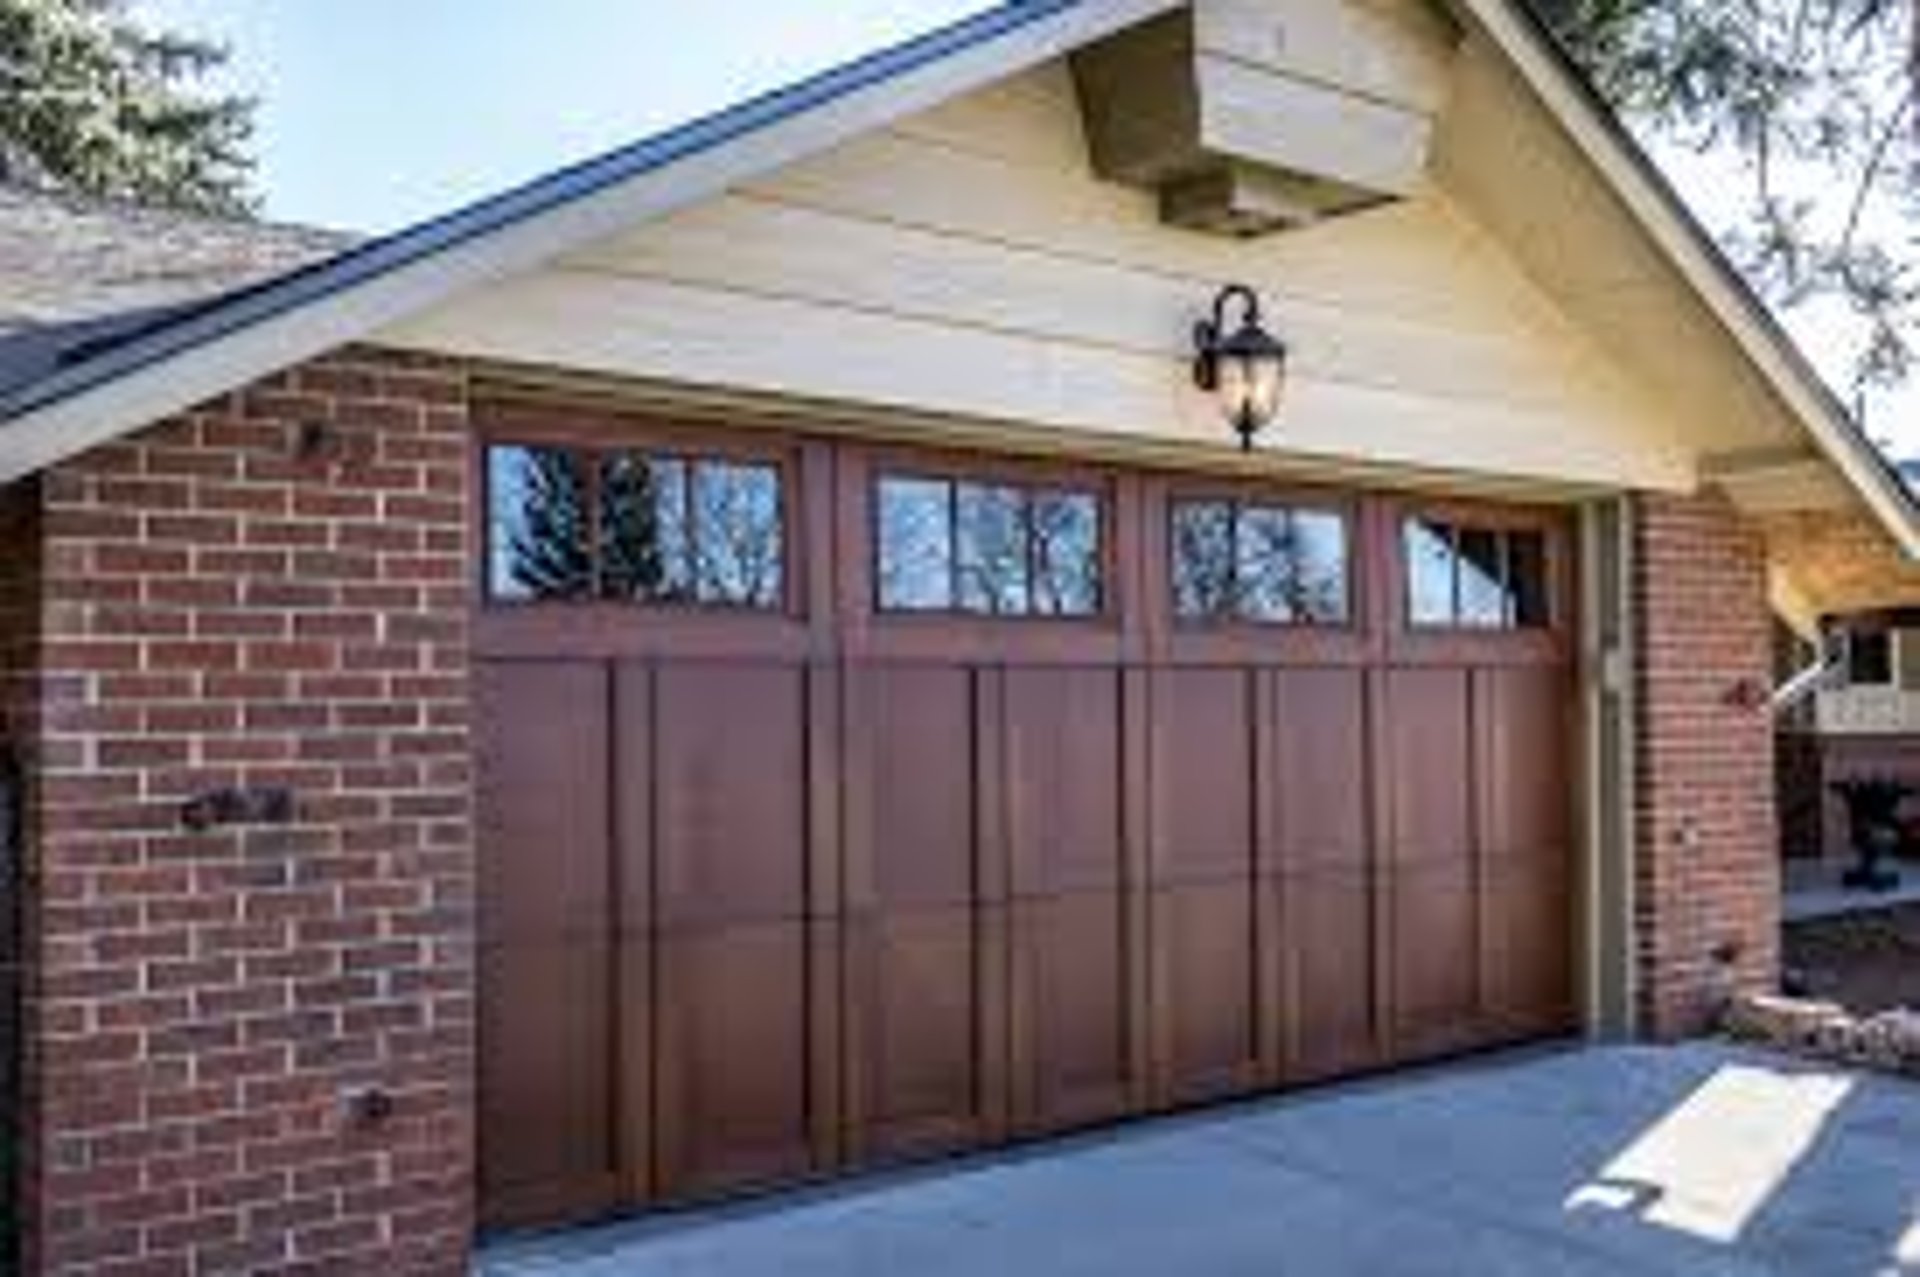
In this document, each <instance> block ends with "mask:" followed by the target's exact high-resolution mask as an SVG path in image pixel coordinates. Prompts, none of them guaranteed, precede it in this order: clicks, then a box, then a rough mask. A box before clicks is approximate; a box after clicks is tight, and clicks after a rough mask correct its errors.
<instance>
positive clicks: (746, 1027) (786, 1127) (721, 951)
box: [656, 923, 814, 1196]
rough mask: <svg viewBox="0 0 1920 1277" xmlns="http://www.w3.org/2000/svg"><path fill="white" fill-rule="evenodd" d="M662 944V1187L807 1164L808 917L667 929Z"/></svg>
mask: <svg viewBox="0 0 1920 1277" xmlns="http://www.w3.org/2000/svg"><path fill="white" fill-rule="evenodd" d="M656 952H657V962H658V965H659V973H658V982H659V1000H658V1019H657V1024H658V1030H657V1032H658V1043H657V1048H656V1049H657V1052H658V1063H657V1066H656V1067H657V1075H658V1088H659V1098H658V1105H657V1110H656V1122H657V1126H658V1131H659V1136H658V1158H659V1177H660V1182H661V1186H662V1189H663V1191H665V1192H666V1193H668V1194H669V1195H674V1196H682V1195H687V1194H698V1193H706V1192H713V1191H717V1190H721V1189H726V1188H733V1187H739V1186H742V1185H747V1184H752V1183H757V1182H762V1181H768V1180H775V1179H780V1178H783V1177H787V1176H792V1175H797V1174H800V1173H803V1172H805V1171H806V1170H808V1169H809V1168H810V1167H811V1166H812V1164H813V1161H814V1158H813V1154H812V1148H811V1125H810V1113H809V1087H808V1078H809V1066H810V1063H811V1055H812V1052H811V1047H812V1043H811V1041H810V1034H809V1009H810V1007H811V1004H812V999H811V997H810V988H809V985H810V981H809V979H808V967H809V962H808V943H807V928H806V926H805V925H804V924H802V923H779V924H761V925H746V926H738V927H725V928H712V929H708V930H701V931H692V932H672V933H667V934H665V935H663V936H661V937H660V939H659V941H658V948H657V950H656Z"/></svg>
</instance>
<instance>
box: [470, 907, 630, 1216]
mask: <svg viewBox="0 0 1920 1277" xmlns="http://www.w3.org/2000/svg"><path fill="white" fill-rule="evenodd" d="M479 965H480V972H479V975H480V980H481V984H482V987H483V988H485V989H486V990H487V996H486V997H485V998H483V999H482V1000H481V1004H480V1026H479V1028H480V1039H481V1042H482V1043H483V1044H484V1050H483V1052H482V1055H481V1060H480V1097H481V1102H480V1106H479V1114H478V1116H479V1122H480V1125H479V1130H480V1145H481V1149H480V1154H481V1156H480V1177H481V1183H482V1187H483V1193H484V1197H485V1200H486V1202H487V1203H488V1219H489V1222H490V1223H493V1224H496V1225H501V1226H506V1225H511V1224H514V1223H519V1222H524V1221H526V1220H538V1219H540V1218H542V1217H543V1216H555V1215H560V1216H577V1215H591V1214H594V1213H597V1212H600V1211H604V1210H607V1209H609V1208H610V1207H611V1206H613V1205H614V1204H615V1203H616V1202H618V1201H619V1200H620V1196H621V1193H622V1191H623V1189H624V1185H623V1183H622V1182H621V1174H620V1171H621V1161H620V1156H621V1150H620V1147H619V1145H618V1135H619V1123H618V1114H617V1112H616V1108H615V1099H614V1097H615V1094H616V1089H615V1083H614V1077H613V1068H614V1053H613V1042H612V1040H611V1036H610V1018H609V1016H608V1014H607V1009H608V1007H609V1006H610V1005H611V1003H612V998H613V991H612V988H611V986H610V980H609V972H610V965H609V961H608V954H607V951H606V947H605V946H604V945H599V944H583V943H580V942H579V941H578V940H577V939H575V938H568V937H561V938H558V939H555V940H553V941H550V942H548V943H544V944H519V945H495V946H485V947H483V948H482V949H481V950H480V953H479Z"/></svg>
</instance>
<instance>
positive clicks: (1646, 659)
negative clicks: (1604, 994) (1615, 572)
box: [1634, 496, 1780, 1037]
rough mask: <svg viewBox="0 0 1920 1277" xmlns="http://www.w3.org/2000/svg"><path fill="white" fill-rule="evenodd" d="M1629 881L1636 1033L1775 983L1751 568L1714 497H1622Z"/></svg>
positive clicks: (1760, 615) (1772, 836)
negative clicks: (1633, 753)
mask: <svg viewBox="0 0 1920 1277" xmlns="http://www.w3.org/2000/svg"><path fill="white" fill-rule="evenodd" d="M1634 508H1635V515H1634V518H1635V527H1634V552H1635V563H1634V609H1635V617H1636V627H1637V633H1636V643H1635V647H1636V652H1635V656H1636V671H1637V680H1638V681H1637V686H1636V690H1637V702H1638V719H1637V723H1636V729H1637V742H1638V743H1637V747H1636V748H1637V758H1636V763H1635V769H1634V770H1635V777H1634V781H1635V811H1634V841H1635V847H1636V857H1635V867H1634V883H1635V893H1636V908H1635V912H1636V922H1637V925H1638V928H1639V953H1638V964H1639V978H1640V1013H1641V1017H1642V1024H1643V1026H1644V1027H1645V1029H1646V1031H1647V1032H1649V1033H1651V1034H1653V1035H1654V1036H1657V1037H1675V1036H1680V1035H1684V1034H1689V1033H1694V1032H1697V1031H1699V1030H1700V1029H1702V1028H1703V1027H1705V1026H1706V1025H1707V1024H1708V1023H1709V1022H1710V1021H1711V1018H1712V1016H1713V1013H1714V1011H1715V1009H1716V1007H1717V1005H1718V1004H1719V1002H1720V1001H1721V1000H1722V999H1723V998H1724V997H1725V996H1726V995H1727V994H1728V993H1729V992H1731V991H1732V990H1734V989H1737V988H1742V989H1744V988H1763V987H1771V986H1772V985H1773V984H1774V982H1775V981H1776V979H1777V975H1778V966H1779V931H1780V925H1779V924H1780V849H1779V835H1778V830H1777V819H1778V817H1777V812H1776V808H1775V804H1774V792H1773V791H1774V766H1773V723H1772V720H1771V717H1770V716H1769V714H1768V712H1767V710H1766V708H1765V707H1764V705H1755V704H1754V702H1753V700H1752V699H1751V698H1752V694H1753V693H1754V692H1756V691H1764V690H1765V689H1767V688H1768V687H1769V686H1770V685H1771V674H1772V630H1771V610H1770V608H1769V605H1768V602H1767V585H1766V555H1765V549H1764V546H1763V543H1762V540H1761V536H1760V534H1759V531H1758V529H1756V528H1755V527H1754V526H1753V525H1752V524H1751V523H1749V522H1748V521H1746V520H1745V519H1743V518H1742V517H1741V516H1740V515H1739V513H1738V512H1737V511H1735V510H1734V509H1733V508H1732V506H1731V505H1729V504H1728V503H1727V502H1726V501H1725V500H1724V499H1723V498H1720V497H1718V496H1702V497H1696V498H1674V497H1664V496H1648V497H1642V498H1638V499H1636V502H1635V507H1634Z"/></svg>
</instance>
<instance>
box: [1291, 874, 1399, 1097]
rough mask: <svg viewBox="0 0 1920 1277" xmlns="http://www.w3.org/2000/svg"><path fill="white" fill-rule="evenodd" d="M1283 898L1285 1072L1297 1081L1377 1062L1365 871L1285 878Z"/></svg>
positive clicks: (1369, 889)
mask: <svg viewBox="0 0 1920 1277" xmlns="http://www.w3.org/2000/svg"><path fill="white" fill-rule="evenodd" d="M1273 885H1274V887H1275V889H1277V890H1278V891H1279V892H1280V893H1281V901H1282V916H1283V917H1284V918H1285V920H1286V921H1285V924H1284V928H1283V932H1282V946H1283V951H1284V955H1285V957H1284V970H1285V972H1286V980H1285V984H1284V986H1283V991H1282V1005H1281V1014H1282V1015H1283V1017H1284V1018H1285V1021H1286V1034H1285V1041H1286V1057H1287V1058H1286V1071H1287V1074H1288V1076H1290V1077H1295V1078H1302V1079H1311V1078H1320V1077H1331V1076H1334V1075H1336V1074H1339V1073H1343V1072H1348V1071H1351V1070H1353V1069H1358V1068H1363V1067H1366V1066H1367V1065H1369V1064H1371V1063H1373V1062H1375V1061H1376V1060H1377V1059H1378V1057H1379V1036H1378V1031H1377V1030H1378V1025H1379V1018H1378V1017H1379V1008H1378V1006H1377V1002H1378V999H1377V997H1376V992H1377V988H1378V982H1377V980H1376V976H1375V973H1376V967H1375V955H1376V952H1377V945H1376V932H1377V927H1376V926H1375V913H1374V888H1373V884H1372V879H1371V878H1370V876H1369V875H1368V874H1367V873H1366V872H1365V871H1363V870H1346V871H1342V870H1325V871H1319V872H1309V873H1298V874H1289V875H1287V876H1286V877H1285V878H1283V879H1281V880H1279V881H1278V882H1277V883H1275V884H1273Z"/></svg>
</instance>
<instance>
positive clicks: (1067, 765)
mask: <svg viewBox="0 0 1920 1277" xmlns="http://www.w3.org/2000/svg"><path fill="white" fill-rule="evenodd" d="M1002 687H1003V688H1004V706H1003V714H1004V721H1005V740H1004V744H1003V746H1002V758H1003V765H1004V768H1005V772H1004V774H1005V777H1006V790H1005V792H1006V801H1007V829H1008V831H1009V834H1010V837H1011V843H1012V846H1011V849H1010V852H1011V863H1012V881H1013V890H1014V892H1015V894H1016V895H1026V896H1050V895H1056V894H1059V893H1061V892H1069V891H1111V890H1116V889H1118V887H1119V885H1120V882H1121V880H1122V876H1123V868H1122V846H1121V815H1120V769H1121V764H1122V760H1121V751H1120V696H1121V693H1120V688H1121V679H1120V674H1119V672H1118V671H1117V670H1112V669H1074V668H1065V669H1039V668H1031V667H1028V668H1017V669H1010V670H1008V671H1006V674H1005V677H1004V680H1003V681H1002Z"/></svg>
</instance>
